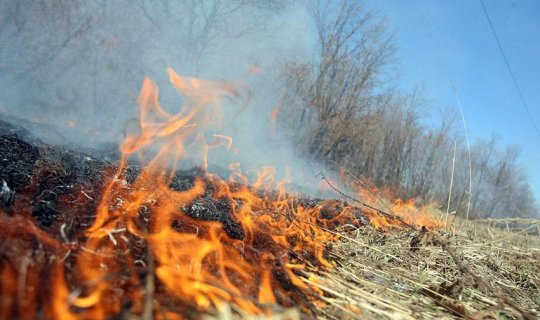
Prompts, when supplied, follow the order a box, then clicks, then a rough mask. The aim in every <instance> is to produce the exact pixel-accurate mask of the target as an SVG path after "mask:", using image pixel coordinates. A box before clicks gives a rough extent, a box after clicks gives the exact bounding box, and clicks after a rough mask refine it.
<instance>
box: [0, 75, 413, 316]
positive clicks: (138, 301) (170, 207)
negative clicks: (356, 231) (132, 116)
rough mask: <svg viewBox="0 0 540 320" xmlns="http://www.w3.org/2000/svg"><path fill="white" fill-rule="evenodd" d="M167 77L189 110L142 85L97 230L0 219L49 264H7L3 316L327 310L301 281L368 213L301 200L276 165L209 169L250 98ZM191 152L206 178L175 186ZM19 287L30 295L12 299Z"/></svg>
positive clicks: (6, 236) (0, 215)
mask: <svg viewBox="0 0 540 320" xmlns="http://www.w3.org/2000/svg"><path fill="white" fill-rule="evenodd" d="M168 75H169V80H170V82H171V84H172V85H173V86H174V87H175V88H176V89H177V90H178V91H179V92H180V93H181V95H182V96H183V101H184V103H183V105H182V106H181V107H180V108H179V110H178V112H176V113H170V112H168V111H167V110H168V109H165V108H163V107H162V106H161V105H160V102H159V91H158V87H157V86H156V85H155V84H154V83H153V82H152V81H151V80H150V79H148V78H145V79H144V81H143V85H142V89H141V92H140V96H139V106H140V119H139V124H138V127H137V128H136V129H135V130H131V131H130V132H129V133H128V134H127V136H126V137H125V139H124V141H123V142H122V144H121V145H120V151H121V152H122V157H121V159H120V163H119V165H118V166H117V168H116V169H111V170H110V172H105V173H104V176H106V177H108V180H107V181H105V183H104V185H103V191H102V195H101V197H100V200H99V204H98V206H97V208H96V212H95V219H94V221H93V224H92V225H91V226H90V227H88V228H87V229H86V230H84V232H81V234H79V235H78V236H77V238H76V239H77V240H75V241H74V242H68V241H67V240H66V239H61V238H60V237H58V238H53V237H51V236H49V235H48V234H47V233H46V232H44V231H41V230H40V229H39V228H38V227H37V226H35V225H34V223H33V222H32V218H31V214H30V213H25V212H22V211H24V210H22V211H21V212H20V214H18V215H15V216H13V217H12V216H10V215H8V214H7V213H5V212H3V211H0V226H1V227H2V230H8V232H7V233H2V235H0V239H2V241H7V242H6V243H8V244H11V245H13V246H14V247H18V248H26V249H24V250H26V251H24V250H23V251H24V252H32V248H33V247H35V244H36V243H39V245H40V247H41V248H42V250H43V257H42V259H43V261H45V257H49V258H48V259H49V261H50V263H49V262H48V263H45V262H43V261H42V262H41V263H33V264H29V263H28V261H27V262H24V261H25V260H21V259H19V258H18V257H17V256H15V255H13V256H10V258H9V259H11V260H9V261H11V263H3V262H1V261H0V273H1V283H0V289H1V293H2V298H1V300H0V305H1V306H2V308H1V309H0V318H2V319H5V318H9V317H10V316H11V315H20V317H21V318H34V317H36V316H37V312H38V311H39V310H43V314H44V315H45V316H46V317H48V318H62V319H72V318H89V319H102V318H110V317H114V316H117V317H119V316H128V315H137V316H140V315H142V314H143V313H147V312H150V314H151V315H153V316H154V317H156V318H167V319H171V318H172V319H176V318H178V319H181V318H183V317H184V316H186V315H188V314H191V313H192V312H201V311H208V310H210V309H212V308H218V309H219V308H220V306H222V305H224V304H230V303H233V304H236V305H237V306H238V307H239V308H241V309H242V310H243V311H244V312H246V313H249V314H268V313H271V311H272V309H273V307H272V306H273V305H275V304H279V305H281V306H284V307H292V306H298V307H300V308H301V309H302V310H304V311H305V312H309V310H310V304H317V303H318V302H316V301H314V298H310V297H314V296H317V295H322V294H323V293H322V292H321V291H320V289H318V288H316V287H314V286H312V285H310V284H308V283H310V282H311V283H316V281H317V279H315V278H313V279H310V281H308V282H306V281H303V280H302V278H301V273H302V271H303V270H306V269H307V268H308V267H310V268H323V269H324V268H332V267H333V266H334V263H333V262H332V261H331V260H330V259H329V258H328V257H327V255H326V248H327V244H328V243H330V242H333V241H337V240H338V239H339V235H338V233H336V232H333V231H332V230H335V229H336V227H338V226H342V225H355V226H360V225H362V222H361V221H360V220H358V218H357V216H356V213H355V212H357V211H358V209H357V208H355V207H353V206H350V205H346V204H345V203H343V202H342V201H338V200H328V201H320V202H319V203H318V204H316V205H314V204H309V203H303V202H302V201H301V200H299V199H298V198H297V197H296V196H295V195H293V194H290V193H288V192H287V189H286V186H287V184H288V183H289V181H288V180H277V179H276V178H275V172H274V169H273V168H271V167H263V168H262V169H261V170H260V171H259V172H257V173H256V175H255V177H253V175H252V174H244V173H242V172H241V171H240V165H239V164H238V163H232V164H230V165H229V169H230V170H232V172H233V173H232V174H231V176H230V177H229V179H228V180H224V179H221V178H220V177H218V176H216V175H212V174H210V173H208V172H207V170H208V154H209V152H210V151H211V149H213V148H220V147H224V148H227V149H233V150H234V144H233V138H232V137H229V136H226V135H223V134H219V133H215V132H216V131H219V129H221V128H222V126H223V124H222V123H221V122H222V119H223V111H222V108H223V106H224V103H223V102H224V100H226V99H232V100H233V101H234V100H235V99H241V98H242V92H241V91H240V90H237V89H236V87H235V86H234V85H232V84H231V83H227V82H218V81H206V80H201V79H197V78H189V77H182V76H180V75H178V74H177V73H176V72H175V71H174V70H172V69H169V70H168ZM279 108H280V107H279V106H277V107H276V108H275V111H273V112H272V116H273V117H277V114H278V112H279ZM208 137H211V138H208ZM193 155H198V156H199V160H200V169H201V170H202V172H203V173H204V174H203V175H200V176H198V177H196V178H195V179H194V180H193V181H192V183H189V184H187V187H184V186H183V187H181V188H178V187H175V186H174V185H175V181H176V180H175V179H177V178H176V173H177V168H179V165H180V163H181V161H184V160H185V159H186V158H187V157H188V156H189V157H192V156H193ZM134 159H138V161H139V163H140V164H141V168H142V169H141V170H140V172H138V174H136V177H133V173H130V171H129V170H128V169H129V168H130V166H129V163H130V162H131V161H133V160H134ZM79 196H80V195H79ZM81 197H82V196H81ZM87 197H88V196H87ZM81 199H82V198H81ZM216 203H219V204H220V205H221V206H222V208H216V210H215V212H214V213H213V214H214V215H216V216H211V217H210V218H208V217H207V218H204V217H202V218H201V217H199V216H197V214H198V213H196V212H198V211H197V210H200V209H201V208H203V209H205V208H206V207H205V206H212V205H213V206H215V204H216ZM392 210H393V211H394V212H398V213H399V214H400V216H403V217H408V215H411V214H413V213H414V214H416V213H415V212H417V211H416V209H415V207H414V203H409V202H406V203H403V202H399V203H398V202H396V203H395V204H394V207H393V208H392ZM193 212H195V213H193ZM411 212H412V213H411ZM368 215H369V217H370V218H371V222H372V223H373V224H374V225H375V226H378V227H381V228H389V227H391V226H392V225H393V223H394V222H392V221H390V220H387V219H385V218H384V217H380V216H379V215H378V214H377V213H376V212H369V211H368ZM411 219H413V220H414V219H416V218H413V216H412V215H411ZM407 221H409V220H407ZM394 224H395V223H394ZM59 230H60V232H59V234H62V232H63V231H62V229H61V228H60V229H59ZM64 238H65V237H64ZM19 254H21V253H19ZM40 261H41V260H40ZM21 266H25V268H22V267H21ZM21 270H25V273H24V274H22V273H21ZM42 277H43V279H44V284H45V285H47V286H48V287H49V288H50V290H48V291H47V292H48V293H47V295H46V296H45V297H43V296H40V295H39V294H38V290H37V288H35V287H32V286H36V285H37V284H38V283H40V279H42ZM21 287H26V289H25V290H26V291H25V292H26V295H24V297H19V298H18V299H19V301H13V299H16V298H14V297H17V294H18V293H19V295H20V290H19V288H21ZM30 289H32V290H30ZM312 294H313V295H312ZM37 301H39V307H38V302H37ZM4 306H6V307H4ZM16 308H18V310H16ZM354 311H355V312H356V310H354ZM358 312H359V311H358Z"/></svg>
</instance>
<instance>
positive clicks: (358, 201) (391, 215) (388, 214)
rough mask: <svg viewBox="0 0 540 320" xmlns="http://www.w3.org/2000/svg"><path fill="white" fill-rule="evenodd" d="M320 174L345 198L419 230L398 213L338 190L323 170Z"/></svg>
mask: <svg viewBox="0 0 540 320" xmlns="http://www.w3.org/2000/svg"><path fill="white" fill-rule="evenodd" d="M320 175H321V177H322V179H323V180H324V181H325V182H326V183H327V184H328V185H329V186H330V188H332V189H334V191H335V192H337V193H339V194H340V195H342V196H343V197H345V198H347V199H349V200H351V201H354V202H356V203H358V204H360V205H362V206H364V207H366V208H369V209H371V210H374V211H376V212H378V213H380V214H382V215H383V216H385V217H387V218H390V219H393V220H397V221H399V222H401V223H402V224H404V225H405V226H407V227H409V228H411V229H413V230H415V231H416V230H417V229H416V228H415V227H414V226H413V225H411V224H409V223H407V222H405V221H404V220H403V219H402V218H401V217H399V216H396V215H394V214H391V213H388V212H385V211H382V210H381V209H377V208H375V207H373V206H370V205H369V204H367V203H364V202H362V201H360V200H358V199H356V198H353V197H351V196H349V195H347V194H345V193H343V192H342V191H340V190H338V189H337V188H336V187H334V186H333V185H332V184H331V183H330V181H328V179H327V178H326V177H325V175H324V174H323V173H322V172H321V173H320Z"/></svg>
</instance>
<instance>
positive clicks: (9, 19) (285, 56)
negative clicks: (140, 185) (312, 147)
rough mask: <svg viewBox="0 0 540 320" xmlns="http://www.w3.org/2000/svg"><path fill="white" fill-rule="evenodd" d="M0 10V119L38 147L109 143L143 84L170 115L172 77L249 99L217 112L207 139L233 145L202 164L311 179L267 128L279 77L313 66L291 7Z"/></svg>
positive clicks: (308, 41) (303, 26) (11, 5)
mask: <svg viewBox="0 0 540 320" xmlns="http://www.w3.org/2000/svg"><path fill="white" fill-rule="evenodd" d="M0 12H2V13H0V24H2V25H3V26H4V27H3V28H1V29H0V39H1V41H0V42H1V44H0V86H1V87H2V88H3V89H4V90H3V91H4V93H3V94H2V95H1V96H0V115H1V116H2V117H3V118H6V119H8V120H11V121H13V120H17V121H18V122H19V124H21V125H22V126H24V127H26V128H28V129H29V130H31V131H33V133H34V134H35V135H37V136H38V137H39V138H40V139H42V140H44V141H46V142H48V143H53V144H63V145H69V146H72V147H80V148H85V149H90V148H102V147H103V146H104V145H109V146H112V145H114V146H116V145H118V144H119V143H120V142H121V141H122V139H123V137H124V133H123V132H124V129H125V128H126V124H127V123H129V122H130V121H132V120H133V119H134V118H137V117H138V104H137V98H138V94H139V90H140V88H141V84H142V81H143V79H144V77H145V76H148V77H150V78H151V79H152V80H153V81H154V82H155V83H156V84H157V85H158V86H159V89H160V102H161V104H162V105H163V106H164V107H165V108H166V109H168V110H170V111H172V112H176V111H177V110H178V108H179V106H180V105H181V103H182V100H181V96H180V95H179V94H178V92H177V91H176V90H175V89H174V88H173V87H172V86H171V85H170V83H169V81H168V78H167V73H166V69H167V68H173V69H174V70H176V72H177V73H178V74H180V75H185V76H196V77H200V78H202V79H212V80H222V81H234V82H235V83H242V85H243V86H244V87H245V88H247V89H246V91H249V97H250V99H249V100H247V104H246V105H244V106H241V107H239V106H238V105H236V106H235V105H234V101H233V102H232V103H231V102H229V103H228V104H227V105H226V106H225V108H226V110H225V111H226V116H225V120H226V125H225V126H224V127H223V130H222V131H221V132H217V131H216V133H222V134H227V135H230V136H232V137H233V139H234V140H233V141H234V146H235V147H236V148H237V149H238V152H237V153H231V152H225V151H223V150H218V151H211V154H210V157H209V161H210V163H213V164H216V165H218V166H222V167H226V166H227V165H228V164H229V163H230V162H240V163H241V165H242V168H243V169H244V170H250V169H255V168H260V167H261V166H263V165H269V166H274V167H276V169H277V172H279V173H281V175H282V176H283V175H284V174H285V172H286V171H287V170H289V172H291V173H292V174H293V178H294V180H295V182H296V183H302V184H308V183H309V184H311V183H313V181H315V180H314V179H312V177H313V176H315V175H316V174H317V173H318V172H317V169H314V168H307V167H308V166H307V165H306V162H305V161H301V160H299V159H298V158H297V157H295V152H294V150H293V148H292V146H291V145H290V144H289V143H288V142H287V141H286V139H285V138H284V137H283V136H281V135H280V132H279V131H280V130H279V128H276V127H275V126H272V125H271V121H272V120H271V114H272V110H276V109H274V108H275V107H276V106H277V105H279V103H280V97H281V95H282V92H283V90H284V88H283V86H284V82H283V81H282V80H281V79H282V77H281V76H280V70H282V68H283V67H284V66H285V65H286V64H287V62H289V61H296V62H307V61H309V60H310V59H312V58H313V57H312V52H314V46H315V45H316V34H315V31H314V30H315V28H314V26H313V21H312V19H311V17H310V15H309V13H308V12H307V10H306V9H305V8H304V7H303V6H302V5H299V4H291V3H289V2H285V1H283V2H281V1H260V2H259V1H220V0H213V1H172V0H161V1H146V0H141V1H127V0H123V1H97V0H96V1H63V0H54V1H45V0H38V1H35V0H8V1H3V2H2V4H0ZM250 70H252V71H253V70H260V72H256V73H253V72H250ZM231 104H232V105H231ZM286 107H287V106H281V108H286ZM227 108H228V109H227ZM241 108H243V110H242V111H241V112H237V111H239V109H241ZM229 111H230V112H229ZM306 168H307V169H306Z"/></svg>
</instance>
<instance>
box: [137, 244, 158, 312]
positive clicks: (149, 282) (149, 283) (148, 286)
mask: <svg viewBox="0 0 540 320" xmlns="http://www.w3.org/2000/svg"><path fill="white" fill-rule="evenodd" d="M147 245H148V244H147ZM146 264H147V269H146V270H147V272H146V277H145V282H146V283H145V287H144V291H145V294H144V309H143V313H142V316H141V319H142V320H152V319H154V293H155V290H156V284H155V278H154V271H155V260H154V255H153V254H152V251H151V250H147V257H146Z"/></svg>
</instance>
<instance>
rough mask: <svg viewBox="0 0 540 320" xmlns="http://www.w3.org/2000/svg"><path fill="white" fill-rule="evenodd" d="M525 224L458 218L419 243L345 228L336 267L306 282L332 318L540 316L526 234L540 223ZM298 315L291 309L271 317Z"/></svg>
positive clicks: (227, 313) (536, 264)
mask: <svg viewBox="0 0 540 320" xmlns="http://www.w3.org/2000/svg"><path fill="white" fill-rule="evenodd" d="M528 222H529V224H530V225H529V228H528V229H527V228H525V229H524V231H523V232H508V231H506V230H502V229H499V228H494V227H492V226H489V225H488V224H486V223H484V222H473V221H464V220H461V219H459V218H458V219H456V221H455V224H454V225H453V226H452V228H451V231H445V230H441V231H438V232H434V233H433V236H431V235H429V234H431V233H427V234H424V236H423V237H422V236H421V237H420V238H419V237H418V235H419V232H416V231H412V230H393V231H381V230H376V229H374V228H370V227H366V228H360V229H357V230H355V231H353V232H350V231H343V232H342V233H341V234H342V238H341V241H339V242H338V243H337V244H336V245H335V246H334V247H333V249H332V255H333V256H334V259H335V263H336V266H335V268H334V269H333V270H331V271H329V272H318V271H315V270H313V271H312V272H311V273H306V274H305V282H306V283H309V284H311V285H314V286H316V287H318V288H320V291H319V292H318V293H314V295H316V296H318V297H319V299H320V300H321V302H322V303H320V304H319V305H318V308H319V312H320V315H319V317H321V318H327V319H355V318H360V319H456V318H466V319H476V320H480V319H485V320H488V319H538V312H539V310H540V238H539V237H538V235H529V234H528V233H527V232H526V231H530V230H531V229H534V228H537V227H538V226H539V225H540V221H538V220H536V221H534V220H530V221H528ZM426 235H429V236H426ZM415 239H420V240H421V241H420V242H419V243H417V244H415V243H414V242H415ZM453 255H454V257H453ZM233 309H234V308H233ZM233 314H237V313H235V312H231V308H230V307H223V308H221V309H220V310H219V311H218V315H219V316H220V317H224V318H233ZM240 314H241V313H240ZM244 317H247V318H249V316H247V315H244ZM300 317H301V316H300V313H299V312H298V311H297V310H294V309H291V310H287V311H285V312H284V313H282V314H280V315H274V316H271V317H270V318H276V319H283V318H284V319H298V318H300Z"/></svg>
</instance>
